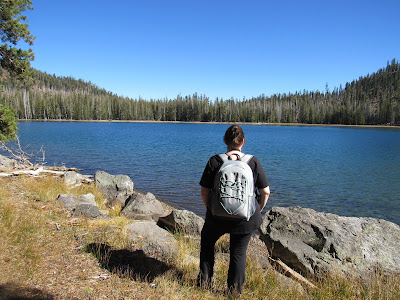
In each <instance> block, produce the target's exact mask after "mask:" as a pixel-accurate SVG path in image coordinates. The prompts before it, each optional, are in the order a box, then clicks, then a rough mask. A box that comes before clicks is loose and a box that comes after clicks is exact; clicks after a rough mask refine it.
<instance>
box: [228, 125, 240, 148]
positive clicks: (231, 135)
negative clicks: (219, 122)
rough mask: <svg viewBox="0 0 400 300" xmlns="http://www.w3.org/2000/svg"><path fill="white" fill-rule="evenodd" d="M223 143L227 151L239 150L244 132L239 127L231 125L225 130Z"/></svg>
mask: <svg viewBox="0 0 400 300" xmlns="http://www.w3.org/2000/svg"><path fill="white" fill-rule="evenodd" d="M224 142H225V144H226V145H227V146H228V150H233V149H236V150H240V149H241V148H242V146H243V143H244V132H243V129H242V127H240V126H239V125H232V126H231V127H229V128H228V129H227V131H226V132H225V136H224Z"/></svg>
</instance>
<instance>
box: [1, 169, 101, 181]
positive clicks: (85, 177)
mask: <svg viewBox="0 0 400 300" xmlns="http://www.w3.org/2000/svg"><path fill="white" fill-rule="evenodd" d="M54 169H57V168H44V167H43V166H41V167H39V168H37V169H36V170H33V169H25V170H16V171H12V172H0V177H9V176H20V175H27V176H32V177H39V176H45V175H46V174H49V175H54V176H59V177H62V176H64V175H65V173H66V172H68V171H70V170H71V169H69V168H65V169H66V171H57V170H54ZM73 170H76V169H73ZM79 177H80V179H81V181H82V182H83V183H90V182H92V181H93V179H91V178H92V177H93V176H91V175H81V174H79Z"/></svg>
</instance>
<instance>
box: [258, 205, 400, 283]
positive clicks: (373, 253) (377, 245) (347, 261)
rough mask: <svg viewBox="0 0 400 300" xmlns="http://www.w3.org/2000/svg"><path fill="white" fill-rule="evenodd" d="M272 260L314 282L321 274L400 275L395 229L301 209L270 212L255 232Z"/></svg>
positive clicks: (398, 234) (370, 220)
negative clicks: (376, 272) (376, 270)
mask: <svg viewBox="0 0 400 300" xmlns="http://www.w3.org/2000/svg"><path fill="white" fill-rule="evenodd" d="M260 234H261V239H262V240H263V241H264V242H265V244H266V245H267V247H268V250H269V252H270V254H271V256H272V257H273V258H279V259H280V260H282V261H283V262H284V263H285V264H287V265H288V266H289V267H291V268H293V269H294V270H296V271H298V272H300V273H302V274H303V275H306V276H308V277H314V276H316V275H318V274H319V273H320V272H321V271H337V270H339V271H343V272H350V271H356V272H357V273H360V274H362V273H363V272H368V271H369V270H373V269H374V268H380V269H382V270H384V271H386V272H396V273H399V272H400V256H399V255H398V254H399V245H400V227H399V226H398V225H396V224H394V223H391V222H388V221H385V220H380V219H374V218H355V217H341V216H338V215H334V214H328V213H322V212H316V211H315V210H312V209H307V208H301V207H287V208H284V207H273V208H272V209H271V210H270V211H269V212H268V213H267V214H266V215H265V216H264V219H263V224H262V225H261V227H260Z"/></svg>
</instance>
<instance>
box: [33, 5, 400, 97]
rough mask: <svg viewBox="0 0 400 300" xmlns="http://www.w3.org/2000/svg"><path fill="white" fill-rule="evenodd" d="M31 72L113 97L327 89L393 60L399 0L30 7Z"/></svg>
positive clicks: (398, 41) (399, 43)
mask: <svg viewBox="0 0 400 300" xmlns="http://www.w3.org/2000/svg"><path fill="white" fill-rule="evenodd" d="M33 7H34V10H33V11H29V12H27V15H28V18H29V21H28V24H29V26H30V27H29V28H30V30H31V32H32V34H34V35H35V36H36V40H35V44H34V46H33V47H32V49H33V50H34V52H35V61H34V62H32V66H33V67H34V68H36V69H39V70H41V71H45V72H47V73H50V74H56V75H57V76H72V77H74V78H76V79H83V80H86V81H91V82H92V83H94V84H96V85H98V86H99V87H101V88H105V89H106V90H108V91H111V92H113V93H115V94H118V95H120V96H127V97H131V98H134V99H137V98H139V96H140V97H142V98H143V99H147V100H149V99H151V98H152V99H162V98H165V97H167V98H169V99H173V98H175V97H176V96H177V95H178V94H180V95H182V96H186V95H192V94H194V93H198V94H199V95H200V94H203V95H206V96H208V97H209V98H210V99H211V100H214V99H215V98H216V97H219V98H220V99H221V98H223V99H230V98H231V97H233V98H235V99H243V98H244V97H245V98H251V97H253V96H254V97H257V96H259V95H261V94H265V95H267V96H270V95H273V94H277V93H288V92H296V91H303V89H306V90H309V91H316V90H320V91H325V85H326V83H328V86H329V88H330V89H331V90H332V89H333V88H334V87H339V85H340V84H342V85H343V86H344V85H345V83H346V82H349V81H352V80H354V79H358V78H359V77H360V76H365V75H367V74H371V73H373V72H375V71H377V70H378V69H380V68H382V67H385V66H386V64H387V61H391V60H392V59H393V58H395V59H397V60H400V37H399V31H400V30H399V29H400V17H399V12H400V1H399V0H379V1H378V0H376V1H369V0H363V1H359V0H356V1H351V0H347V1H342V0H336V1H324V0H319V1H314V0H312V1H285V0H282V1H268V0H264V1H259V0H247V1H235V0H230V1H225V0H224V1H218V0H214V1H208V0H203V1H191V0H186V1H183V0H180V1H176V0H163V1H162V0H142V1H134V0H132V1H128V0H115V1H105V0H96V1H94V0H79V1H77V0H69V1H55V0H33Z"/></svg>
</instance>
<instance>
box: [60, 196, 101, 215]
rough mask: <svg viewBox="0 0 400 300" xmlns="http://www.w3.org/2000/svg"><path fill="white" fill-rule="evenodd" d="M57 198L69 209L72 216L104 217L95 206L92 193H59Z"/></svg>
mask: <svg viewBox="0 0 400 300" xmlns="http://www.w3.org/2000/svg"><path fill="white" fill-rule="evenodd" d="M57 200H58V201H60V202H62V203H64V208H66V209H68V210H69V211H71V214H72V215H73V216H85V217H88V218H104V215H103V214H102V213H101V212H100V211H99V208H98V207H97V204H96V200H95V196H94V195H93V194H92V193H89V194H85V195H79V196H75V195H69V194H60V195H59V196H58V198H57Z"/></svg>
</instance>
